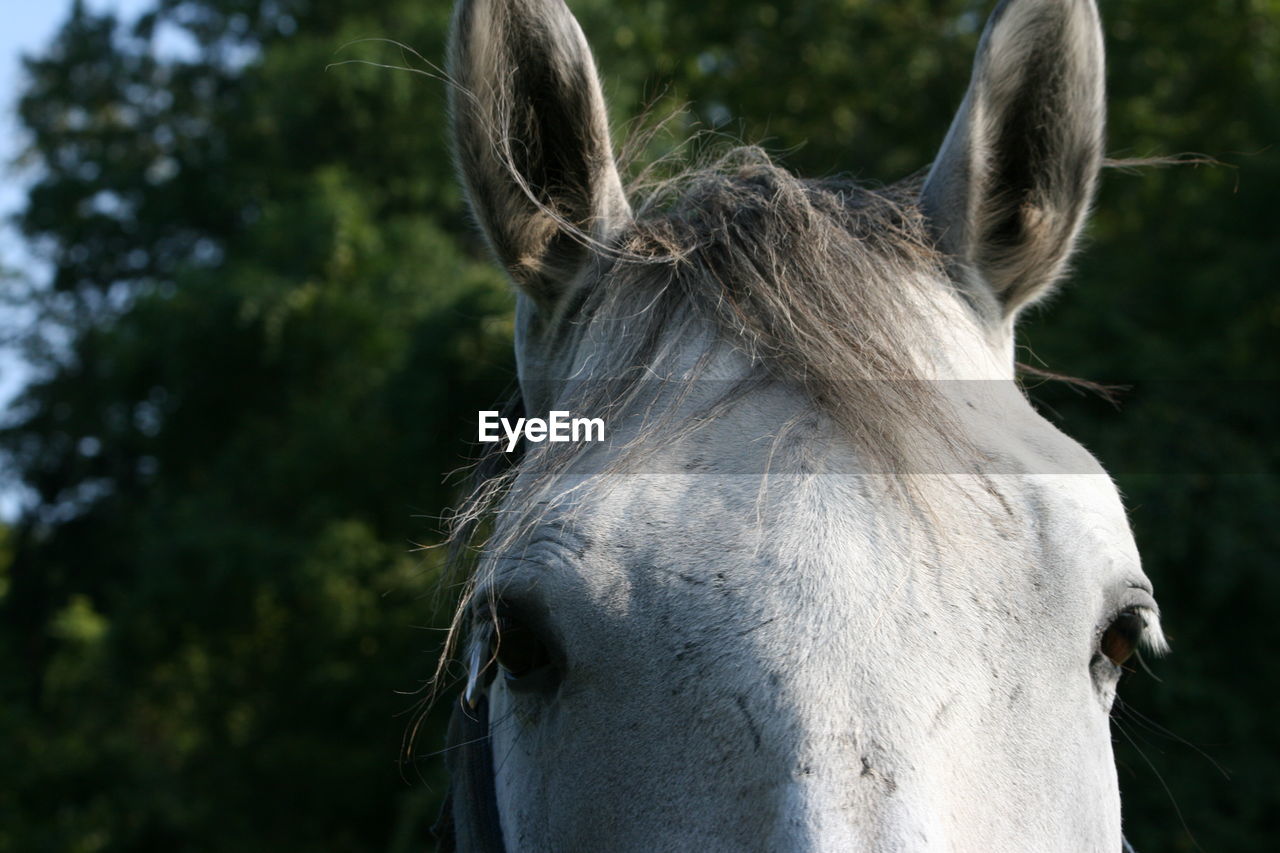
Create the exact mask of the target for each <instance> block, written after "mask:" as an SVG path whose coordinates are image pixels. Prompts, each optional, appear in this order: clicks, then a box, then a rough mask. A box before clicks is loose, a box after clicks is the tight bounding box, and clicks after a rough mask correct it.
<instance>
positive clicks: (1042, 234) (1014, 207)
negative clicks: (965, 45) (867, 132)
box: [921, 0, 1105, 323]
mask: <svg viewBox="0 0 1280 853" xmlns="http://www.w3.org/2000/svg"><path fill="white" fill-rule="evenodd" d="M1103 65H1104V61H1103V48H1102V28H1101V26H1100V24H1099V21H1098V11H1097V7H1096V6H1095V5H1094V0H1002V2H1001V3H1000V5H999V6H997V7H996V10H995V12H993V13H992V15H991V19H990V20H989V21H988V22H987V27H986V30H985V31H984V32H983V34H982V41H981V43H980V44H979V46H978V54H977V58H976V59H975V60H974V67H973V76H972V78H971V80H970V82H969V91H968V92H967V93H966V95H965V98H964V102H963V104H962V105H961V106H960V111H959V113H958V114H957V115H956V117H955V120H954V121H953V122H952V124H951V129H950V131H949V132H948V133H947V137H946V140H945V141H944V142H943V144H942V150H941V151H940V152H939V153H938V157H937V159H936V160H935V161H934V164H933V168H932V169H931V170H930V172H929V176H928V178H927V179H926V180H925V185H924V189H923V191H922V196H921V206H922V208H923V210H924V212H925V214H926V216H927V217H928V219H929V221H930V225H931V227H932V229H933V233H934V237H935V239H936V240H937V241H938V243H939V244H940V246H941V248H942V249H943V250H944V251H945V252H947V253H948V254H950V255H951V256H952V257H953V258H954V259H955V261H956V266H957V271H956V275H957V278H958V279H959V281H960V284H961V285H962V286H964V287H965V288H966V290H967V292H968V294H969V295H970V296H971V297H972V298H973V300H974V303H975V305H977V306H978V308H979V311H980V312H981V313H983V314H986V315H988V316H989V319H990V320H991V321H993V322H997V323H1003V322H1006V321H1009V320H1011V319H1012V318H1013V317H1014V316H1015V315H1016V314H1017V312H1018V310H1019V309H1021V308H1022V307H1024V306H1025V305H1027V304H1029V303H1031V302H1032V301H1034V300H1035V299H1037V298H1039V297H1040V296H1042V295H1044V294H1045V293H1046V292H1047V291H1048V290H1049V288H1050V287H1051V286H1052V284H1053V283H1054V281H1055V280H1056V279H1057V278H1058V277H1059V276H1060V275H1061V274H1062V272H1063V269H1064V267H1065V266H1066V262H1067V258H1068V257H1069V255H1070V254H1071V250H1072V248H1073V246H1074V244H1075V242H1076V237H1077V235H1078V234H1079V231H1080V228H1081V225H1082V224H1083V222H1084V218H1085V214H1086V213H1087V211H1088V208H1089V204H1090V202H1091V201H1092V199H1093V194H1094V189H1095V186H1096V184H1097V178H1098V171H1099V169H1100V167H1101V164H1102V146H1103V125H1104V122H1105V106H1104V88H1105V87H1104V82H1103V71H1104V68H1103Z"/></svg>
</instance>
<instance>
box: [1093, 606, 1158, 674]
mask: <svg viewBox="0 0 1280 853" xmlns="http://www.w3.org/2000/svg"><path fill="white" fill-rule="evenodd" d="M1146 627H1147V622H1146V620H1145V619H1143V618H1142V614H1141V613H1139V612H1138V611H1137V610H1134V609H1130V610H1125V611H1123V612H1121V613H1120V615H1118V616H1116V618H1115V619H1114V620H1113V621H1112V622H1111V624H1110V625H1109V626H1108V627H1107V630H1106V631H1104V632H1103V633H1102V641H1101V643H1100V644H1099V645H1100V650H1101V651H1102V653H1103V654H1104V655H1106V656H1107V659H1108V660H1110V661H1111V662H1112V663H1113V664H1115V665H1116V666H1122V665H1124V663H1125V662H1126V661H1128V660H1129V658H1131V657H1133V653H1134V652H1135V651H1136V650H1137V648H1138V642H1139V641H1140V640H1141V639H1142V632H1143V631H1144V630H1145V629H1146Z"/></svg>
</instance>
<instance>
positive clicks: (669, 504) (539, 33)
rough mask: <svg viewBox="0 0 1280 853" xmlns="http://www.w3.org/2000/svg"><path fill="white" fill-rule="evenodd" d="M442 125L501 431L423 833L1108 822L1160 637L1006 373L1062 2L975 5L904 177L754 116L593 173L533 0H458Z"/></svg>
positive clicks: (1095, 163)
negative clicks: (486, 325)
mask: <svg viewBox="0 0 1280 853" xmlns="http://www.w3.org/2000/svg"><path fill="white" fill-rule="evenodd" d="M449 70H450V75H451V78H452V82H453V84H454V90H453V95H452V111H453V133H454V137H455V145H456V152H457V160H458V165H459V170H460V173H461V175H462V178H463V180H464V183H465V185H466V190H467V193H468V197H469V199H470V203H471V207H472V210H473V211H474V213H475V216H476V218H477V219H478V221H479V223H480V225H481V226H482V228H483V230H484V233H485V235H486V237H487V239H488V242H489V244H490V246H491V247H492V249H493V251H494V253H495V255H496V256H497V258H498V260H499V261H500V262H501V263H502V264H503V265H504V267H505V268H506V270H507V271H508V272H509V274H510V276H511V278H512V280H513V282H514V284H515V285H516V289H517V305H518V307H517V335H516V355H517V361H518V369H519V385H520V393H519V399H518V401H517V402H518V406H517V408H518V409H519V410H520V411H522V412H524V413H525V414H527V415H529V416H535V415H537V416H542V417H546V415H547V413H548V412H550V411H553V410H567V411H573V412H574V413H575V414H582V415H586V416H590V417H601V418H603V419H604V420H605V421H606V423H607V426H608V430H609V435H608V439H609V440H608V441H606V442H603V443H594V444H571V445H564V444H557V445H553V444H540V445H536V446H533V445H530V446H528V447H527V448H526V449H525V452H524V453H523V456H522V457H521V458H520V459H519V460H518V461H517V462H515V463H514V464H512V465H511V466H510V468H509V469H508V470H507V471H506V472H505V473H502V474H500V475H499V476H498V477H497V478H496V479H492V480H490V481H488V483H487V487H486V488H484V489H482V490H481V493H480V494H481V498H480V499H479V500H478V501H477V503H476V504H475V505H473V507H472V508H471V512H470V513H469V514H470V516H472V517H473V518H480V517H481V516H483V519H487V521H486V522H485V524H483V525H481V526H482V527H483V528H485V529H488V530H489V531H490V537H489V541H488V546H487V547H486V548H485V549H484V553H483V557H482V559H481V561H480V564H479V566H478V568H477V569H476V571H475V573H474V575H473V579H472V583H473V585H472V587H471V591H470V594H469V595H468V596H467V597H466V600H465V602H464V604H463V608H462V610H461V611H460V614H461V615H460V625H461V627H462V628H463V629H464V630H465V631H466V633H467V636H468V637H469V640H468V644H467V645H466V646H465V649H466V650H467V654H464V655H463V657H464V659H465V660H468V661H469V662H470V663H469V678H468V686H467V691H466V695H465V697H464V699H463V701H462V703H461V704H460V706H459V710H458V711H457V712H456V713H455V720H454V727H455V728H454V731H453V735H452V736H453V739H454V748H453V749H452V750H451V751H450V755H451V767H452V772H453V775H454V779H453V788H452V806H451V811H450V812H449V813H448V814H446V816H445V819H444V824H445V826H444V828H443V830H442V833H443V835H444V836H445V837H446V841H447V843H451V844H456V845H457V846H458V847H459V848H460V849H463V850H485V851H496V850H501V849H506V850H511V851H571V852H572V851H584V853H594V851H615V853H616V851H645V852H646V853H649V851H667V850H692V851H699V853H721V851H723V853H742V851H981V853H988V851H1071V853H1079V851H1104V853H1115V851H1117V850H1120V849H1121V847H1122V844H1123V840H1122V834H1121V812H1120V798H1119V793H1118V786H1117V781H1116V772H1115V767H1114V762H1113V757H1112V751H1111V738H1110V726H1109V713H1110V708H1111V705H1112V701H1113V698H1114V695H1115V690H1116V683H1117V680H1118V678H1119V676H1120V674H1121V670H1122V666H1123V665H1124V664H1125V662H1126V660H1128V659H1129V658H1130V656H1131V655H1132V654H1133V653H1134V651H1135V649H1137V648H1138V647H1139V646H1140V645H1142V644H1145V645H1146V646H1147V647H1148V648H1150V649H1152V650H1157V651H1158V650H1160V649H1161V648H1162V646H1163V642H1164V641H1163V635H1162V633H1161V631H1160V627H1159V620H1158V610H1157V606H1156V603H1155V600H1154V598H1153V597H1152V589H1151V584H1150V582H1149V581H1148V579H1147V578H1146V577H1145V575H1144V574H1143V572H1142V569H1141V567H1140V564H1139V558H1138V554H1137V552H1136V550H1135V546H1134V542H1133V538H1132V535H1131V533H1130V530H1129V525H1128V523H1127V520H1126V517H1125V512H1124V508H1123V507H1122V505H1121V502H1120V499H1119V496H1118V494H1117V492H1116V489H1115V487H1114V485H1113V484H1112V482H1111V480H1110V478H1109V477H1108V476H1107V475H1106V473H1105V472H1104V471H1103V470H1102V469H1101V467H1100V466H1099V465H1098V463H1097V462H1096V461H1095V460H1094V459H1093V457H1092V456H1090V455H1089V454H1088V453H1087V452H1086V451H1085V450H1084V449H1083V448H1081V447H1080V446H1079V445H1078V444H1076V443H1075V442H1074V441H1072V440H1071V439H1069V438H1067V437H1066V436H1065V435H1063V434H1062V433H1060V432H1059V431H1058V430H1057V429H1055V428H1054V427H1053V426H1051V425H1050V424H1049V423H1048V422H1046V421H1045V420H1044V419H1043V418H1041V417H1040V415H1038V414H1037V413H1036V412H1035V410H1034V409H1033V408H1032V407H1031V405H1030V404H1029V403H1028V402H1027V401H1026V399H1025V398H1024V396H1023V395H1022V393H1021V391H1020V389H1019V387H1018V386H1017V384H1016V383H1015V380H1014V358H1013V348H1014V325H1015V321H1016V319H1017V316H1018V314H1019V312H1020V311H1021V310H1022V309H1023V308H1025V307H1026V306H1027V305H1030V304H1031V303H1033V302H1035V301H1036V300H1038V299H1040V298H1042V297H1043V296H1044V295H1045V293H1046V292H1047V291H1048V290H1049V289H1050V288H1051V286H1052V285H1053V284H1054V282H1055V281H1056V280H1057V279H1058V278H1059V277H1060V275H1061V274H1062V272H1063V270H1064V266H1065V264H1066V262H1067V260H1068V256H1069V255H1070V253H1071V250H1072V247H1073V244H1074V243H1075V241H1076V237H1077V234H1078V232H1079V230H1080V227H1081V224H1082V222H1083V219H1084V217H1085V214H1086V212H1087V209H1088V207H1089V204H1090V201H1091V199H1092V196H1093V192H1094V187H1095V184H1096V180H1097V176H1098V171H1099V168H1100V166H1101V161H1102V147H1103V115H1104V108H1103V49H1102V36H1101V30H1100V26H1099V21H1098V13H1097V9H1096V7H1095V4H1094V2H1093V0H1005V2H1002V3H1001V4H1000V5H999V7H998V8H997V9H996V10H995V12H994V13H993V15H992V17H991V20H990V21H989V23H988V25H987V27H986V31H985V33H984V34H983V37H982V42H981V45H980V47H979V50H978V55H977V59H976V62H975V66H974V71H973V76H972V81H971V84H970V87H969V90H968V93H967V95H966V97H965V99H964V102H963V104H962V105H961V107H960V110H959V113H958V115H957V116H956V118H955V120H954V122H953V124H952V125H951V130H950V132H949V133H948V134H947V137H946V139H945V141H944V142H943V144H942V147H941V150H940V151H939V153H938V156H937V159H936V160H935V162H934V164H933V166H932V168H931V170H930V171H929V172H928V175H927V177H926V178H925V179H923V180H922V181H915V182H908V183H904V184H902V185H898V186H894V187H890V188H888V189H879V190H870V189H866V188H862V187H859V186H857V185H855V184H852V183H850V182H846V181H840V180H827V181H807V180H802V179H799V178H796V177H794V176H792V175H790V174H789V173H787V172H785V171H784V170H782V169H780V168H778V167H777V166H775V165H773V164H772V163H770V162H769V161H768V159H767V158H766V157H765V156H764V155H763V154H761V153H760V152H758V151H756V150H754V149H742V150H739V151H736V152H734V153H732V154H730V155H729V156H728V157H726V158H725V159H724V160H723V161H721V162H720V163H718V164H716V165H715V166H712V167H710V168H705V169H702V170H699V171H693V172H691V173H690V174H687V175H685V176H683V178H682V179H680V180H677V181H675V182H673V183H671V184H669V185H666V186H664V187H663V188H662V189H661V190H660V191H659V192H656V193H653V194H650V196H649V197H648V198H647V199H645V200H643V201H642V200H640V199H639V198H637V197H635V194H634V193H633V195H632V197H630V198H629V197H628V194H627V192H626V191H625V190H624V185H623V181H622V180H621V179H620V177H619V173H618V169H617V166H616V164H615V158H614V155H613V153H612V146H611V142H610V136H609V130H608V122H607V119H606V113H605V107H604V98H603V94H602V91H601V88H600V84H599V82H598V78H597V73H596V69H595V65H594V63H593V60H592V57H591V54H590V51H589V49H588V47H587V44H586V41H585V39H584V37H583V35H582V32H581V30H580V29H579V27H578V24H577V22H576V21H575V19H574V18H573V16H572V14H571V13H570V12H569V10H568V9H567V8H566V6H565V5H564V3H563V2H562V0H462V2H461V3H460V4H459V5H458V8H457V10H456V14H455V18H454V31H453V38H452V43H451V49H450V69H449Z"/></svg>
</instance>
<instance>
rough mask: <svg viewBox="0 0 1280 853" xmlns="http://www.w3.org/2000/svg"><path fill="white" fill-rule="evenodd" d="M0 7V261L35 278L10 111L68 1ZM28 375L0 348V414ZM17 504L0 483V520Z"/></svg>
mask: <svg viewBox="0 0 1280 853" xmlns="http://www.w3.org/2000/svg"><path fill="white" fill-rule="evenodd" d="M150 5H151V2H150V0H89V2H88V6H89V8H91V9H94V10H95V11H103V10H107V9H112V10H115V12H116V13H117V14H118V15H120V16H121V17H123V18H133V17H135V16H136V15H137V14H138V13H139V12H141V11H142V10H144V9H145V8H147V7H148V6H150ZM0 9H3V11H4V14H3V19H4V26H2V27H0V263H2V264H4V265H6V266H10V267H17V268H19V269H26V270H28V271H30V272H35V273H36V276H37V279H38V278H39V272H40V271H39V269H38V266H39V265H38V263H37V262H36V261H35V259H33V258H32V257H31V255H30V254H29V253H27V252H26V251H25V249H24V247H23V245H22V240H21V239H20V237H19V236H18V234H17V233H16V232H15V230H14V229H13V228H12V227H11V226H10V224H9V220H10V219H11V218H12V215H13V213H14V212H15V211H16V210H18V209H19V208H20V207H21V206H22V201H23V198H24V197H25V194H26V188H27V183H26V180H25V179H24V177H23V176H22V175H21V173H18V172H16V171H15V170H14V169H13V168H12V167H11V165H10V164H11V163H12V162H13V160H14V158H15V157H17V156H18V154H19V153H20V152H21V150H22V146H23V143H24V139H23V137H22V135H21V133H20V131H19V127H18V121H17V117H16V115H15V112H14V109H15V105H16V103H17V99H18V96H19V94H20V92H21V87H22V63H21V57H22V55H23V54H31V53H38V52H39V51H41V50H43V49H44V48H45V47H47V46H48V44H49V42H50V41H51V40H52V39H53V36H54V34H55V33H56V32H57V30H58V26H59V25H60V24H61V23H62V22H63V21H64V20H65V19H66V17H67V15H68V13H69V12H70V10H71V0H48V1H47V2H46V1H45V0H0ZM22 319H23V318H21V317H16V316H14V315H13V314H11V313H9V312H7V311H6V309H4V308H3V307H0V329H9V328H12V327H13V326H14V325H15V324H17V323H20V322H22ZM28 373H29V372H28V371H27V370H26V368H25V365H23V363H22V359H21V358H20V357H19V356H18V354H17V353H15V352H13V351H12V350H11V349H7V348H4V347H3V346H0V412H3V411H5V410H6V409H7V407H8V405H9V403H10V402H11V401H12V399H13V396H14V395H15V394H16V393H17V392H18V391H19V390H20V389H21V387H22V385H23V383H24V382H25V381H26V379H27V376H28ZM0 417H3V416H2V415H0ZM3 476H5V475H4V473H3V471H0V477H3ZM17 501H18V493H17V489H16V488H15V487H14V486H13V485H12V484H10V483H6V482H4V481H3V480H0V519H10V518H12V517H13V516H14V515H15V514H16V512H17V506H18V504H17Z"/></svg>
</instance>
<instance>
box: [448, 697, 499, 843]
mask: <svg viewBox="0 0 1280 853" xmlns="http://www.w3.org/2000/svg"><path fill="white" fill-rule="evenodd" d="M445 765H446V766H447V767H448V768H449V794H448V796H447V797H445V801H444V807H443V808H442V809H441V810H440V817H439V819H438V820H437V821H436V825H435V826H433V827H432V828H431V834H432V835H434V836H435V839H436V845H437V846H436V850H437V851H439V853H455V851H456V853H505V851H506V849H507V848H506V846H505V844H504V843H503V840H502V821H501V819H500V818H499V816H498V799H497V791H496V789H495V787H494V780H493V742H492V741H491V740H490V739H489V700H488V699H487V698H485V697H484V696H483V695H482V696H480V698H479V701H477V702H476V706H475V707H474V708H469V707H467V704H466V703H465V702H463V701H462V700H461V699H459V700H458V703H457V705H455V706H454V709H453V715H452V716H451V717H450V718H449V733H448V735H447V737H446V739H445Z"/></svg>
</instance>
